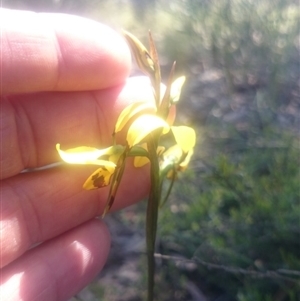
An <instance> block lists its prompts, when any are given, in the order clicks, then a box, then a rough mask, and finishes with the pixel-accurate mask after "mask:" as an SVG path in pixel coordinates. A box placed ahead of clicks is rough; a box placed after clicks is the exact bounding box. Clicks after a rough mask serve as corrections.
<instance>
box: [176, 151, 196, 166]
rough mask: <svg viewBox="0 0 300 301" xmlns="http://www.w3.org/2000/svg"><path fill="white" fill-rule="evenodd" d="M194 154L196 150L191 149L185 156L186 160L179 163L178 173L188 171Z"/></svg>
mask: <svg viewBox="0 0 300 301" xmlns="http://www.w3.org/2000/svg"><path fill="white" fill-rule="evenodd" d="M193 154H194V149H191V150H190V151H189V152H188V153H187V154H186V156H185V158H184V160H183V161H182V162H180V163H179V166H178V171H185V170H186V169H187V166H188V164H189V163H190V161H191V158H192V156H193Z"/></svg>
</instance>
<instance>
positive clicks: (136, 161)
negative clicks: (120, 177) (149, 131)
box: [133, 143, 150, 167]
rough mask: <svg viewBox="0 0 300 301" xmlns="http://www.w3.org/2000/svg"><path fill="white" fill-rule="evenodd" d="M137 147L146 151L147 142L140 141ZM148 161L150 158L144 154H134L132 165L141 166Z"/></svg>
mask: <svg viewBox="0 0 300 301" xmlns="http://www.w3.org/2000/svg"><path fill="white" fill-rule="evenodd" d="M139 147H140V148H143V149H144V150H145V151H148V149H147V143H142V144H141V145H140V146H139ZM149 162H150V160H149V159H148V158H147V157H145V156H135V157H134V159H133V166H134V167H142V166H144V165H146V164H148V163H149Z"/></svg>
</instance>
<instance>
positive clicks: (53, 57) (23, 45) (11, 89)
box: [0, 9, 131, 94]
mask: <svg viewBox="0 0 300 301" xmlns="http://www.w3.org/2000/svg"><path fill="white" fill-rule="evenodd" d="M0 20H1V56H0V65H1V94H9V93H23V92H36V91H79V90H92V89H102V88H107V87H111V86H114V85H117V84H120V83H121V82H122V81H124V79H125V78H126V77H127V76H128V74H129V71H130V64H131V59H130V52H129V50H128V47H127V45H126V43H125V42H124V40H123V39H122V38H121V37H120V36H119V35H118V34H117V33H116V32H114V31H113V30H112V29H110V28H108V27H106V26H104V25H102V24H99V23H98V22H95V21H92V20H88V19H84V18H82V17H78V16H71V15H63V14H47V13H34V12H28V11H16V10H8V9H0Z"/></svg>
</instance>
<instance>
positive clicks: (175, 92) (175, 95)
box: [170, 76, 185, 103]
mask: <svg viewBox="0 0 300 301" xmlns="http://www.w3.org/2000/svg"><path fill="white" fill-rule="evenodd" d="M184 83H185V76H180V77H178V78H177V79H176V80H175V81H174V82H173V83H172V86H171V92H170V99H171V103H174V102H177V101H178V100H179V98H180V94H181V89H182V86H183V84H184Z"/></svg>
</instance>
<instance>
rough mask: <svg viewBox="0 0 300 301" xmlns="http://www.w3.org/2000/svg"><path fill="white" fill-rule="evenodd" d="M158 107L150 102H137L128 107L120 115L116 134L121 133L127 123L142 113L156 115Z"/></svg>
mask: <svg viewBox="0 0 300 301" xmlns="http://www.w3.org/2000/svg"><path fill="white" fill-rule="evenodd" d="M155 112H156V107H155V105H154V104H153V103H149V102H145V101H143V102H135V103H132V104H130V105H129V106H127V107H126V108H125V109H124V110H123V111H122V112H121V114H120V116H119V118H118V120H117V123H116V126H115V133H117V132H119V131H121V130H122V129H123V128H124V126H125V125H126V124H127V122H128V121H129V120H130V119H131V118H132V117H134V116H135V115H136V114H140V113H155Z"/></svg>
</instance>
